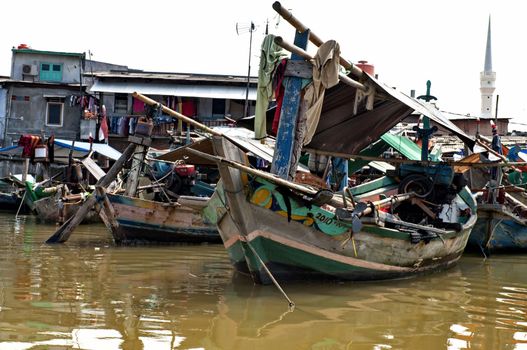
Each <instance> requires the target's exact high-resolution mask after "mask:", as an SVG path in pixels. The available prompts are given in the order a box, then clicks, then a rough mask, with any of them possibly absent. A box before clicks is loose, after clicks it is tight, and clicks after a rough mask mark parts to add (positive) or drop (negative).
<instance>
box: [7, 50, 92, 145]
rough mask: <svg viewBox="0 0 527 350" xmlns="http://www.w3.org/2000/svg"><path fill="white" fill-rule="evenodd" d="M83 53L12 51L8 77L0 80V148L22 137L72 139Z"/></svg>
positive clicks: (80, 90)
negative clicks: (0, 142) (35, 136)
mask: <svg viewBox="0 0 527 350" xmlns="http://www.w3.org/2000/svg"><path fill="white" fill-rule="evenodd" d="M84 61H85V55H84V53H69V52H52V51H41V50H33V49H31V48H29V47H27V46H25V45H20V46H18V48H13V49H12V60H11V74H10V77H9V78H8V79H1V80H0V106H1V107H0V138H1V139H2V144H3V146H10V145H12V144H14V143H16V142H17V141H18V140H19V138H20V136H21V135H23V134H34V135H41V136H44V137H49V136H50V135H55V136H56V137H60V138H67V139H75V138H76V137H77V136H78V134H79V127H80V119H81V115H82V108H81V107H80V104H79V103H76V102H78V101H80V97H81V96H82V95H83V94H84V91H85V86H84V85H83V83H82V74H83V65H84Z"/></svg>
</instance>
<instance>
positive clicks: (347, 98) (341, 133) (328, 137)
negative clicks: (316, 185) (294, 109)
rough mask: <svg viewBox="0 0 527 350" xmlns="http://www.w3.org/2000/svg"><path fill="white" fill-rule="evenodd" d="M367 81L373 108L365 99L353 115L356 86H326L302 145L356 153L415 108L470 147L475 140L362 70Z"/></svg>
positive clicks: (432, 110) (445, 119)
mask: <svg viewBox="0 0 527 350" xmlns="http://www.w3.org/2000/svg"><path fill="white" fill-rule="evenodd" d="M363 78H364V80H365V81H366V82H367V84H369V85H371V86H374V87H375V91H376V96H375V102H374V106H373V107H374V108H373V109H372V110H367V109H366V101H365V100H364V101H363V102H361V103H359V105H358V108H357V114H356V115H353V108H354V105H355V95H356V92H357V89H356V88H353V87H351V86H348V85H345V84H343V83H339V84H338V85H336V86H335V87H333V88H331V89H328V90H327V91H326V94H325V97H324V103H323V107H322V113H321V116H320V121H319V123H318V125H317V129H316V131H315V135H314V136H313V139H312V140H311V142H310V143H309V144H308V145H306V148H308V149H312V150H320V151H325V152H335V153H343V154H358V153H359V152H360V151H361V150H362V149H364V148H365V147H367V146H368V145H370V144H371V143H373V142H375V141H377V140H379V139H380V137H381V135H382V134H384V133H386V132H387V131H389V130H390V129H391V128H393V127H394V126H395V125H396V124H397V123H399V122H400V121H402V120H403V119H404V118H406V117H407V116H409V115H410V114H412V113H414V112H417V113H420V114H423V115H425V116H427V117H429V118H430V119H431V120H433V121H435V122H436V123H438V124H440V125H441V126H443V127H444V128H446V129H447V130H449V131H451V132H452V133H453V134H455V135H456V136H458V137H459V138H460V139H461V140H462V141H463V142H464V143H466V144H467V145H468V146H469V147H470V148H472V147H473V146H474V143H475V141H474V140H473V139H472V138H471V137H469V136H468V135H466V134H465V133H464V132H463V131H462V130H461V129H459V128H458V127H457V126H455V125H454V124H453V123H452V122H451V121H450V120H448V119H447V118H446V117H445V116H444V115H442V114H441V113H440V112H439V111H438V110H437V109H435V107H433V106H430V105H427V104H424V103H421V102H420V101H419V100H416V99H413V98H411V97H409V96H406V95H405V94H403V93H401V92H399V91H397V90H395V89H393V88H390V87H388V86H386V85H384V84H382V83H380V82H378V81H377V80H376V79H374V78H372V77H370V76H368V75H366V74H364V76H363Z"/></svg>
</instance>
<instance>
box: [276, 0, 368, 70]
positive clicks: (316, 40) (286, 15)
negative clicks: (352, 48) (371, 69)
mask: <svg viewBox="0 0 527 350" xmlns="http://www.w3.org/2000/svg"><path fill="white" fill-rule="evenodd" d="M273 9H274V10H275V11H276V12H277V13H278V14H279V15H280V16H282V18H283V19H285V20H286V21H287V22H289V24H291V25H292V26H293V27H294V28H295V29H296V30H298V31H299V32H301V33H303V32H305V31H306V30H307V29H309V28H308V27H307V26H305V25H304V24H303V23H302V22H300V21H299V20H298V19H297V18H296V17H295V16H293V14H292V13H291V11H289V10H287V9H285V8H283V7H282V4H280V2H279V1H275V2H274V3H273ZM309 41H311V42H312V43H313V44H315V45H316V46H317V47H319V46H320V45H322V44H323V43H324V41H323V40H322V39H321V38H320V37H319V36H318V35H316V34H315V33H313V31H312V30H311V29H309ZM340 65H341V66H342V67H344V68H346V69H347V70H349V71H351V73H352V74H353V75H354V76H356V77H360V76H362V69H360V68H359V67H357V66H355V65H354V64H352V63H350V62H349V61H347V60H345V59H344V58H343V57H342V56H341V57H340Z"/></svg>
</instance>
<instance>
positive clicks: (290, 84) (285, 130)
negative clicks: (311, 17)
mask: <svg viewBox="0 0 527 350" xmlns="http://www.w3.org/2000/svg"><path fill="white" fill-rule="evenodd" d="M308 39H309V31H305V32H303V33H299V32H296V35H295V45H296V46H299V47H300V48H303V49H305V48H306V46H307V41H308ZM300 60H303V58H302V57H301V56H300V55H297V54H296V53H293V54H292V55H291V61H300ZM283 84H284V87H285V88H284V91H285V92H284V99H283V103H282V109H281V110H280V122H279V124H278V132H277V134H276V144H275V151H274V154H273V162H272V165H271V172H272V173H273V174H276V175H278V176H279V177H281V178H282V179H286V180H292V179H291V178H290V176H289V175H290V171H289V170H290V167H291V163H292V160H293V158H294V154H293V151H294V148H295V145H294V144H295V132H296V122H297V119H298V110H299V108H300V101H301V96H300V93H301V91H302V79H301V78H297V77H285V78H284V83H283Z"/></svg>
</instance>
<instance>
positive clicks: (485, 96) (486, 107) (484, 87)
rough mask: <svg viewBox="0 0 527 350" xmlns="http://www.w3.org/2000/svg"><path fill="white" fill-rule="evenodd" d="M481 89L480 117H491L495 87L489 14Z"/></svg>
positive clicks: (480, 77) (480, 76)
mask: <svg viewBox="0 0 527 350" xmlns="http://www.w3.org/2000/svg"><path fill="white" fill-rule="evenodd" d="M479 79H480V88H479V90H480V91H481V117H482V118H492V100H493V97H494V90H495V89H496V73H495V72H493V71H492V50H491V44H490V15H489V30H488V32H487V48H486V50H485V67H484V69H483V72H481V73H480V75H479Z"/></svg>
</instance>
